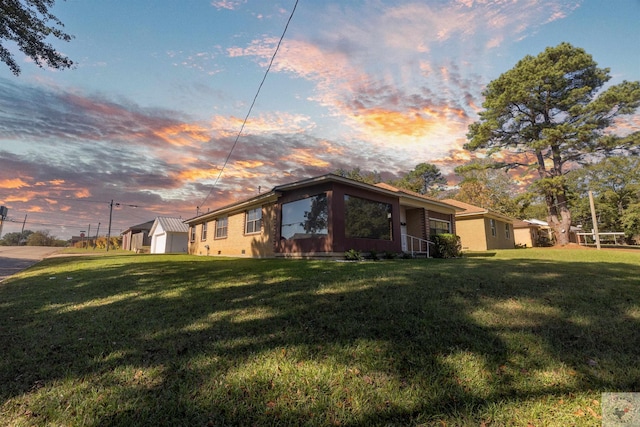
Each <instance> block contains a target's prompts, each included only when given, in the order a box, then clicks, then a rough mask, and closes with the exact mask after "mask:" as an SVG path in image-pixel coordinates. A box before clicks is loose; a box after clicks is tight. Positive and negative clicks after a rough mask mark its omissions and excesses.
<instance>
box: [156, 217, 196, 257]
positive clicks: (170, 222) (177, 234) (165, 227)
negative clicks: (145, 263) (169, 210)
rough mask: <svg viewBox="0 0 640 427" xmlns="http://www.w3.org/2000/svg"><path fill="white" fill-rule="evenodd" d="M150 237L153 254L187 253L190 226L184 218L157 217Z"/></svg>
mask: <svg viewBox="0 0 640 427" xmlns="http://www.w3.org/2000/svg"><path fill="white" fill-rule="evenodd" d="M149 235H150V236H151V250H150V252H151V253H152V254H168V253H180V252H184V253H186V252H187V251H188V249H189V226H188V225H187V224H185V223H184V221H183V220H182V218H169V217H163V216H159V217H157V218H156V219H155V221H153V225H152V226H151V230H150V231H149Z"/></svg>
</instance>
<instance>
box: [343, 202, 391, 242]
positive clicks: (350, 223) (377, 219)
mask: <svg viewBox="0 0 640 427" xmlns="http://www.w3.org/2000/svg"><path fill="white" fill-rule="evenodd" d="M344 211H345V221H344V226H345V237H347V238H353V237H359V238H364V239H378V240H391V204H389V203H381V202H375V201H373V200H367V199H361V198H359V197H353V196H349V195H345V196H344Z"/></svg>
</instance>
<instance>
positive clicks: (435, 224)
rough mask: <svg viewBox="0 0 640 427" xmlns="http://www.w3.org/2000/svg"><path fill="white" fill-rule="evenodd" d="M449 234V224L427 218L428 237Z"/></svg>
mask: <svg viewBox="0 0 640 427" xmlns="http://www.w3.org/2000/svg"><path fill="white" fill-rule="evenodd" d="M444 233H451V223H450V222H449V221H442V220H441V219H432V218H429V235H430V236H434V235H436V234H444Z"/></svg>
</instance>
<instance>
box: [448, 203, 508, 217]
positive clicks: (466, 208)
mask: <svg viewBox="0 0 640 427" xmlns="http://www.w3.org/2000/svg"><path fill="white" fill-rule="evenodd" d="M443 201H444V202H446V203H448V204H450V205H454V206H456V207H458V208H461V209H463V211H462V212H457V213H456V217H457V218H464V217H468V216H477V215H485V216H493V217H496V218H500V219H504V220H508V221H512V222H513V218H511V217H509V216H507V215H504V214H501V213H498V212H495V211H492V210H490V209H485V208H483V207H480V206H476V205H472V204H470V203H465V202H460V201H458V200H454V199H444V200H443Z"/></svg>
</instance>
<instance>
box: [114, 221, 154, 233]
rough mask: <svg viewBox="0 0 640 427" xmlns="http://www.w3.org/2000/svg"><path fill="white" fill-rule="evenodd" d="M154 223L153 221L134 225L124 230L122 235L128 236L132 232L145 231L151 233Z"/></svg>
mask: <svg viewBox="0 0 640 427" xmlns="http://www.w3.org/2000/svg"><path fill="white" fill-rule="evenodd" d="M153 222H154V220H151V221H147V222H143V223H142V224H138V225H133V226H131V227H129V228H127V229H126V230H124V231H123V232H122V233H120V234H127V233H128V232H130V231H144V230H146V231H149V230H151V227H152V226H153Z"/></svg>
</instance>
